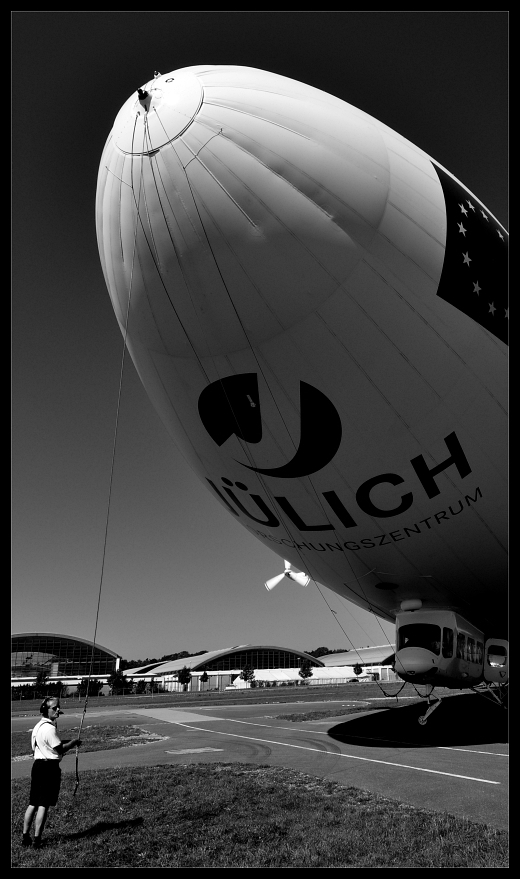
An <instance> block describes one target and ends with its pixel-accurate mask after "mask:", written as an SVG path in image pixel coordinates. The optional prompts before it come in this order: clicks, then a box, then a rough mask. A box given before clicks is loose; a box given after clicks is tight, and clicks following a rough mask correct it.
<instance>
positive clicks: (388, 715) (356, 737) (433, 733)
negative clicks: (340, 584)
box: [328, 694, 508, 748]
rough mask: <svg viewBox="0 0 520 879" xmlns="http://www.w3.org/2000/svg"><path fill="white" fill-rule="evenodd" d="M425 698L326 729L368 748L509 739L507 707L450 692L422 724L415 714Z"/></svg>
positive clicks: (340, 738) (423, 706)
mask: <svg viewBox="0 0 520 879" xmlns="http://www.w3.org/2000/svg"><path fill="white" fill-rule="evenodd" d="M426 708H427V702H426V700H425V699H424V700H422V701H421V703H419V704H414V705H403V706H402V707H399V708H393V709H392V710H383V711H378V712H376V713H373V714H369V715H365V716H364V717H356V716H354V717H352V719H351V720H347V721H346V722H345V723H338V724H337V725H336V726H334V727H332V728H331V729H329V731H328V734H329V736H330V737H331V738H332V739H335V740H336V741H339V742H346V743H348V744H351V745H364V746H365V747H370V748H389V747H390V748H392V747H393V748H401V747H403V746H404V747H415V748H430V747H432V746H436V747H439V746H440V745H466V746H467V745H486V744H497V743H505V742H507V741H508V729H507V711H505V710H504V709H503V708H500V707H499V706H498V705H495V704H493V703H491V702H488V701H487V700H485V699H484V698H483V697H481V696H477V695H476V694H475V695H461V696H449V697H448V698H446V699H444V700H443V702H442V705H440V706H439V707H438V708H436V709H435V711H434V712H433V714H432V715H431V716H430V717H429V718H428V721H427V723H426V725H425V726H420V724H419V723H418V718H419V717H421V716H422V715H423V714H424V713H425V712H426Z"/></svg>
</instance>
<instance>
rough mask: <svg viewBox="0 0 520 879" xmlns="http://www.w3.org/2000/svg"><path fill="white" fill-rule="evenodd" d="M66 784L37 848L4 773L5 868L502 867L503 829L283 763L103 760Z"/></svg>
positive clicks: (18, 787)
mask: <svg viewBox="0 0 520 879" xmlns="http://www.w3.org/2000/svg"><path fill="white" fill-rule="evenodd" d="M72 790H73V785H71V784H64V785H63V790H62V793H61V795H60V800H59V803H58V806H57V807H56V809H50V815H49V820H48V822H47V827H46V829H45V844H44V846H43V848H41V849H39V850H34V849H32V848H22V847H21V826H22V821H23V814H24V811H25V808H26V806H27V802H28V792H29V780H28V779H18V780H16V781H14V782H13V813H12V815H13V831H12V832H13V860H12V866H13V867H14V868H38V867H41V868H49V867H66V868H82V867H94V868H95V867H104V868H110V867H137V868H139V867H143V868H145V869H150V868H160V867H188V868H189V867H191V868H203V867H206V868H218V867H234V868H244V867H245V868H258V867H282V868H283V867H314V868H332V867H391V868H395V867H419V868H420V867H458V868H460V867H466V868H468V867H469V868H471V867H484V868H505V867H507V866H508V863H507V851H508V834H507V833H505V832H504V831H497V830H494V829H492V828H490V827H488V826H484V825H481V824H475V823H471V822H468V821H465V820H462V819H459V818H456V817H454V816H452V815H448V814H446V813H438V812H429V811H426V810H420V809H414V808H413V807H412V806H408V805H405V804H402V803H397V802H395V801H393V800H387V799H385V798H383V797H379V796H375V795H373V794H371V793H368V792H367V791H363V790H359V789H357V788H350V787H343V786H341V785H339V784H337V783H335V782H331V781H326V780H321V779H317V778H313V777H311V776H309V775H304V774H302V773H299V772H295V771H293V770H290V769H282V768H277V767H271V766H253V765H250V764H241V763H233V764H222V763H220V764H219V763H211V764H204V765H203V764H191V765H177V766H171V765H170V766H148V767H145V768H126V769H110V770H107V771H104V772H84V773H82V776H81V784H80V787H79V790H78V793H77V795H76V797H75V798H73V797H72Z"/></svg>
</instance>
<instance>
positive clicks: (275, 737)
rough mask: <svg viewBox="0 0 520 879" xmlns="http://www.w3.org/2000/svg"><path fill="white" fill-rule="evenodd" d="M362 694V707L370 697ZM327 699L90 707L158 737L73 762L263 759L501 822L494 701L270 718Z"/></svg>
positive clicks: (22, 771)
mask: <svg viewBox="0 0 520 879" xmlns="http://www.w3.org/2000/svg"><path fill="white" fill-rule="evenodd" d="M462 699H464V702H462V701H461V700H462ZM457 700H458V701H457ZM370 701H371V702H372V705H370V704H369V703H366V707H367V708H368V707H372V706H373V705H374V702H373V701H372V700H370ZM349 704H354V703H348V702H347V701H346V700H339V701H338V715H341V714H342V711H343V710H345V708H348V706H349ZM357 704H358V705H359V703H357ZM375 704H377V705H378V707H379V705H382V703H381V702H376V703H375ZM325 707H326V708H327V709H330V708H332V707H333V703H331V702H330V701H328V702H326V703H324V704H323V705H321V704H316V703H312V704H304V703H300V704H296V705H295V704H294V703H291V704H278V705H247V706H245V705H244V706H222V707H219V708H217V707H215V706H213V707H211V708H208V709H204V708H197V709H195V710H186V711H184V710H181V709H174V708H153V707H150V708H143V709H133V710H132V709H125V710H124V711H122V710H114V711H103V712H99V711H92V712H89V722H93V723H103V722H104V723H110V724H114V723H126V724H128V723H135V724H138V725H139V726H140V727H142V728H143V729H146V730H149V731H151V732H154V733H156V734H158V735H160V736H164V737H165V738H161V739H160V740H157V741H156V742H153V743H151V744H147V745H138V746H129V747H125V748H121V749H118V750H112V751H96V752H90V753H89V752H86V753H83V754H81V756H80V771H85V770H89V769H103V768H108V767H113V766H136V765H140V766H142V765H156V764H158V763H171V764H181V763H182V764H185V763H191V762H197V763H200V762H214V761H219V762H237V761H242V762H249V763H256V764H260V763H264V764H270V765H276V766H286V767H290V768H292V769H296V770H298V771H300V772H305V773H308V774H310V775H315V776H319V777H321V778H328V779H331V780H334V781H337V782H339V783H340V784H343V785H346V786H349V785H352V786H354V787H359V788H363V789H365V790H369V791H371V792H373V793H376V794H381V795H383V796H385V797H389V798H392V799H396V800H400V801H404V802H407V803H411V804H413V805H414V806H416V807H418V808H425V809H433V810H437V811H447V812H450V813H452V814H454V815H458V816H459V817H465V818H468V819H469V820H472V821H480V822H483V823H486V824H489V825H491V826H494V827H497V828H500V829H507V827H508V819H507V787H508V785H507V780H508V776H507V771H508V759H507V757H508V748H507V745H505V744H503V743H502V742H503V741H505V735H504V734H503V732H504V730H503V720H502V715H501V713H500V711H499V709H498V708H496V709H495V706H491V707H490V709H487V708H486V709H485V710H484V712H483V711H482V706H481V704H480V700H479V699H478V700H477V699H476V698H471V699H468V697H456V698H455V697H453V698H450V699H447V700H445V702H444V703H443V705H442V706H441V707H440V708H439V710H438V711H436V712H435V713H434V715H432V721H433V718H434V717H435V725H434V724H433V722H429V723H428V725H427V726H426V727H421V726H419V725H418V723H417V717H418V715H419V714H422V713H424V705H420V706H419V705H409V706H407V705H404V706H402V707H399V708H394V707H393V708H391V709H387V707H386V704H385V705H384V708H383V707H381V710H378V711H377V712H370V713H369V714H368V713H366V714H354V715H349V716H347V717H341V716H339V717H338V718H336V719H335V718H328V719H327V720H325V721H314V722H308V721H307V722H303V723H302V722H297V723H292V722H290V721H283V720H279V719H275V715H279V714H289V713H300V712H304V711H306V710H307V711H310V710H313V711H316V710H319V709H320V708H325ZM359 707H361V705H360V706H359ZM443 712H444V714H443ZM78 717H79V715H78ZM78 717H75V716H74V715H72V714H71V713H67V717H66V718H63V719H61V720H60V732H61V735H62V736H63V737H66V729H67V727H69V728H71V729H72V728H73V726H74V724H76V728H77V724H78ZM483 718H484V719H483ZM35 720H36V718H18V719H17V720H16V723H15V728H17V729H29V728H31V725H32V724H33V722H35ZM493 739H494V740H493ZM30 768H31V761H26V762H24V761H21V762H17V763H13V776H14V777H24V776H27V775H29V773H30ZM62 769H63V771H64V772H73V771H74V761H73V760H72V759H71V758H70V756H69V757H68V758H67V757H65V759H64V760H63V762H62Z"/></svg>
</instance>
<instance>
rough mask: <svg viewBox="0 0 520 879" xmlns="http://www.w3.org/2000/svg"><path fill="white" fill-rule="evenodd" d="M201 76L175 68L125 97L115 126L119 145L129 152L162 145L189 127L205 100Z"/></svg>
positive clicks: (144, 152) (149, 149)
mask: <svg viewBox="0 0 520 879" xmlns="http://www.w3.org/2000/svg"><path fill="white" fill-rule="evenodd" d="M202 98H203V91H202V86H201V83H200V80H199V79H198V78H197V77H196V76H194V74H193V73H191V72H190V71H189V70H173V71H172V72H171V73H165V74H161V75H160V76H158V77H156V78H155V79H153V80H151V81H150V82H147V83H145V84H144V85H143V86H141V87H140V88H139V89H136V91H135V92H134V93H133V95H132V96H131V97H130V98H129V99H128V101H126V103H125V104H124V105H123V107H122V108H121V110H120V112H119V113H118V115H117V118H116V121H115V123H114V128H113V138H114V142H115V144H116V146H117V147H118V149H119V150H121V152H123V153H127V154H129V155H134V156H135V155H143V154H148V153H150V152H153V151H154V150H157V149H160V147H162V146H165V144H167V143H170V142H171V141H173V140H175V138H177V137H179V136H180V135H181V134H182V133H183V131H185V130H186V128H188V126H189V125H190V124H191V122H192V120H193V119H194V117H195V116H196V115H197V113H198V111H199V109H200V106H201V104H202Z"/></svg>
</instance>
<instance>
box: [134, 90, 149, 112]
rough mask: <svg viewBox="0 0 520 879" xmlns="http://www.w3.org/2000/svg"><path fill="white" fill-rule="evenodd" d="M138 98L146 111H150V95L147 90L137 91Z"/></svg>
mask: <svg viewBox="0 0 520 879" xmlns="http://www.w3.org/2000/svg"><path fill="white" fill-rule="evenodd" d="M137 97H138V98H139V103H140V104H141V106H142V107H144V109H145V110H147V109H148V107H147V104H146V99H147V98H149V97H150V95H149V93H148V92H147V91H146V90H145V89H137Z"/></svg>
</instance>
